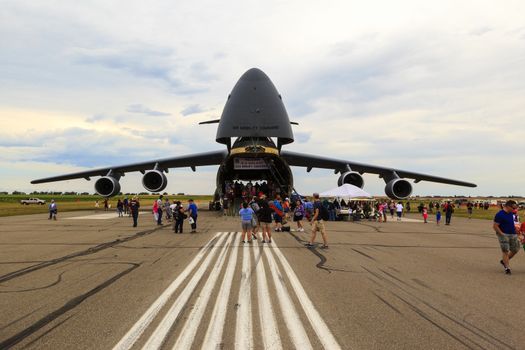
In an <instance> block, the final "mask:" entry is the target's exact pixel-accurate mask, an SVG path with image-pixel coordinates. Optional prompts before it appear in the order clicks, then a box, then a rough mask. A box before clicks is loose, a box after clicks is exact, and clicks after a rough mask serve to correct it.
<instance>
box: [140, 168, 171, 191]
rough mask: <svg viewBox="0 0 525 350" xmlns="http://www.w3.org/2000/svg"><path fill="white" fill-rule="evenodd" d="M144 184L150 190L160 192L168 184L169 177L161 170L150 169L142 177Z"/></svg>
mask: <svg viewBox="0 0 525 350" xmlns="http://www.w3.org/2000/svg"><path fill="white" fill-rule="evenodd" d="M142 186H144V188H145V189H146V190H148V191H150V192H160V191H162V190H163V189H165V188H166V186H168V178H167V177H166V175H165V174H164V173H163V172H162V171H160V170H150V171H148V172H147V173H146V174H144V176H143V177H142Z"/></svg>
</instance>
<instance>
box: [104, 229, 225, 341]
mask: <svg viewBox="0 0 525 350" xmlns="http://www.w3.org/2000/svg"><path fill="white" fill-rule="evenodd" d="M221 234H222V232H218V233H217V234H216V235H215V236H214V237H213V238H212V239H210V240H209V241H208V243H206V245H205V246H204V247H203V248H202V249H201V250H200V251H199V253H198V254H197V255H196V256H195V258H193V260H192V261H191V262H190V263H189V265H188V266H186V268H185V269H184V271H182V273H181V274H180V275H179V276H177V278H176V279H175V280H174V281H173V282H172V283H171V284H170V285H169V286H168V288H166V290H165V291H164V292H163V293H162V294H161V295H160V296H159V297H158V298H157V300H155V302H153V304H151V306H150V307H149V309H148V310H146V312H145V313H144V314H143V315H142V317H141V318H140V319H139V320H138V321H137V322H136V323H135V324H134V325H133V327H131V329H130V330H129V331H128V332H127V333H126V335H124V337H123V338H122V339H121V340H120V341H119V342H118V343H117V345H115V346H114V347H113V350H127V349H130V348H131V347H132V346H133V344H135V342H136V341H137V339H138V338H139V337H140V336H141V335H142V333H143V332H144V330H145V329H146V328H147V327H148V326H149V324H150V323H151V321H153V319H154V318H155V317H156V316H157V314H158V313H159V312H160V309H161V308H162V307H163V306H164V304H166V302H167V301H168V300H169V298H170V297H171V296H172V295H173V293H175V291H176V290H177V288H179V286H180V284H181V283H182V282H183V281H184V280H185V279H186V278H187V277H188V275H189V274H190V272H191V271H192V270H193V269H194V268H195V266H197V264H198V263H199V262H200V261H201V260H202V258H203V257H204V255H206V253H207V252H208V251H209V248H210V246H211V245H212V242H213V241H214V240H215V239H216V238H217V237H218V236H219V235H221Z"/></svg>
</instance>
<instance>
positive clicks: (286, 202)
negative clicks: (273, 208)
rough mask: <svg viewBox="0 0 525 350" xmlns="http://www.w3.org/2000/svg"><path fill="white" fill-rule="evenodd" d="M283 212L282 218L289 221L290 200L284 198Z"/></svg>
mask: <svg viewBox="0 0 525 350" xmlns="http://www.w3.org/2000/svg"><path fill="white" fill-rule="evenodd" d="M283 211H284V218H285V219H286V220H288V219H289V215H290V198H285V199H284V202H283Z"/></svg>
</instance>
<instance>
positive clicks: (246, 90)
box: [31, 68, 476, 199]
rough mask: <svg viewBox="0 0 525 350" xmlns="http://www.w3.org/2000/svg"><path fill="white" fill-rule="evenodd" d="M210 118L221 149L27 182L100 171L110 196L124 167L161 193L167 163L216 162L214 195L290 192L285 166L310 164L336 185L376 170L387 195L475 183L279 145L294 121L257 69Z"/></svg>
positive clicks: (358, 181) (98, 187)
mask: <svg viewBox="0 0 525 350" xmlns="http://www.w3.org/2000/svg"><path fill="white" fill-rule="evenodd" d="M212 123H218V124H219V125H218V128H217V136H216V138H215V140H216V141H217V142H218V143H221V144H224V145H225V148H226V149H222V150H218V151H212V152H205V153H198V154H190V155H185V156H178V157H171V158H163V159H155V160H151V161H147V162H140V163H133V164H127V165H118V166H110V167H107V168H99V169H93V170H87V171H82V172H77V173H72V174H67V175H60V176H54V177H48V178H44V179H38V180H34V181H31V183H32V184H39V183H45V182H52V181H62V180H70V179H79V178H85V179H86V180H90V178H91V177H94V176H100V178H98V179H97V180H96V181H95V191H96V192H97V193H98V194H99V195H101V196H104V197H111V196H115V195H117V194H118V193H119V192H120V184H119V179H120V178H121V177H122V176H124V175H125V174H126V173H128V172H134V171H140V172H141V173H142V174H143V177H142V184H143V186H144V188H145V189H146V190H148V191H150V192H160V191H162V190H164V189H165V188H166V185H167V183H168V181H167V178H166V174H165V173H167V172H168V169H170V168H183V167H189V168H191V169H192V170H193V171H195V170H196V167H199V166H208V165H218V166H219V170H218V172H217V190H216V196H217V197H220V196H221V195H222V189H223V185H224V184H225V182H227V181H230V182H232V181H235V180H241V181H250V180H267V181H272V182H273V183H277V184H279V187H280V188H281V193H287V194H289V193H291V192H292V189H293V175H292V171H291V170H290V166H298V167H305V168H306V170H307V171H308V172H310V170H312V168H323V169H332V170H334V172H335V174H339V178H338V185H342V184H345V183H348V184H352V185H355V186H358V187H360V188H363V186H364V180H363V177H362V174H364V173H372V174H378V175H379V177H380V178H382V179H383V180H384V181H385V183H386V186H385V194H386V195H387V196H388V197H390V198H392V199H404V198H407V197H409V196H410V194H411V193H412V184H411V183H410V182H409V181H408V180H407V179H414V180H415V181H414V182H415V183H417V182H419V181H430V182H439V183H444V184H451V185H458V186H468V187H476V185H475V184H472V183H469V182H464V181H458V180H452V179H448V178H443V177H437V176H432V175H426V174H419V173H415V172H411V171H405V170H400V169H393V168H389V167H381V166H376V165H370V164H363V163H357V162H353V161H349V160H343V159H333V158H326V157H322V156H316V155H310V154H304V153H297V152H290V151H287V150H283V149H282V148H283V146H284V145H287V144H290V143H292V142H293V141H294V136H293V132H292V127H291V124H297V123H291V122H290V119H289V118H288V114H287V112H286V109H285V107H284V104H283V102H282V99H281V95H279V93H278V92H277V89H276V88H275V86H274V84H273V83H272V81H271V80H270V79H269V78H268V76H267V75H266V74H265V73H264V72H262V71H261V70H259V69H257V68H252V69H250V70H248V71H247V72H246V73H244V74H243V75H242V76H241V78H240V79H239V81H238V82H237V84H236V85H235V87H234V88H233V90H232V92H231V94H230V95H229V96H228V99H227V101H226V105H225V106H224V110H223V112H222V115H221V117H220V119H218V120H211V121H206V122H202V123H201V124H212ZM232 141H233V143H232Z"/></svg>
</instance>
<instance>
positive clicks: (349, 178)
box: [337, 171, 365, 188]
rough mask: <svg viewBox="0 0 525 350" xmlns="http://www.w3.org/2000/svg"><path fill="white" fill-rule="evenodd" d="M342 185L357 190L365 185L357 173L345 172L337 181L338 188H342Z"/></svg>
mask: <svg viewBox="0 0 525 350" xmlns="http://www.w3.org/2000/svg"><path fill="white" fill-rule="evenodd" d="M343 184H350V185H354V186H357V187H359V188H363V186H364V185H365V180H364V179H363V177H362V176H361V174H359V173H358V172H356V171H347V172H345V173H343V174H341V176H339V179H338V180H337V185H338V186H342V185H343Z"/></svg>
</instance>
